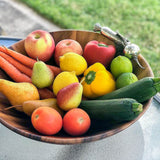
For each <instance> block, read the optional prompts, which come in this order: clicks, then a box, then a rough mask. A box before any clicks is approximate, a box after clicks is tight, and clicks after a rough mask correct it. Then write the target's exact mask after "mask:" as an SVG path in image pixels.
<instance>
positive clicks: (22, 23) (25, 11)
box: [0, 0, 60, 38]
mask: <svg viewBox="0 0 160 160" xmlns="http://www.w3.org/2000/svg"><path fill="white" fill-rule="evenodd" d="M37 29H43V30H46V31H57V30H60V27H58V26H56V25H54V24H53V23H51V22H50V21H48V20H46V19H45V18H42V17H41V16H40V15H38V14H37V13H36V12H34V11H33V10H32V9H31V8H29V7H28V6H26V5H25V4H23V3H21V2H20V1H18V0H0V34H1V35H4V36H9V37H18V38H24V37H25V36H27V35H28V34H29V33H30V32H32V31H33V30H37Z"/></svg>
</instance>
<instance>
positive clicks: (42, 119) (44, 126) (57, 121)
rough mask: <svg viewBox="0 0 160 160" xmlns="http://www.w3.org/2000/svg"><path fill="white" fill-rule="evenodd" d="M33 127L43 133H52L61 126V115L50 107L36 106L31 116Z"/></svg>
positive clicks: (56, 131)
mask: <svg viewBox="0 0 160 160" xmlns="http://www.w3.org/2000/svg"><path fill="white" fill-rule="evenodd" d="M31 122H32V125H33V127H34V128H35V129H36V130H37V131H38V132H40V133H42V134H44V135H53V134H56V133H58V132H59V131H60V130H61V128H62V117H61V115H60V114H59V113H58V112H57V111H56V110H55V109H53V108H51V107H40V108H37V109H36V110H35V111H34V112H33V113H32V116H31Z"/></svg>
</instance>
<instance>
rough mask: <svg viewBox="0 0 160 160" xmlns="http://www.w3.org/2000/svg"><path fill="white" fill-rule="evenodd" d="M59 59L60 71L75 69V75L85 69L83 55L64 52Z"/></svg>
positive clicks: (85, 64) (85, 63)
mask: <svg viewBox="0 0 160 160" xmlns="http://www.w3.org/2000/svg"><path fill="white" fill-rule="evenodd" d="M59 60H60V68H61V70H62V71H69V72H71V71H75V73H76V75H77V76H78V75H81V74H82V73H83V72H84V71H85V70H86V69H87V62H86V60H85V59H84V57H83V56H81V55H79V54H77V53H74V52H68V53H65V54H64V55H63V56H61V57H60V59H59Z"/></svg>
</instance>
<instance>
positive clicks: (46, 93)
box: [38, 88, 55, 99]
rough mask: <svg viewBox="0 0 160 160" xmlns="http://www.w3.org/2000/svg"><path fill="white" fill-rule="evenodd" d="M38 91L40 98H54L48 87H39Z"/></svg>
mask: <svg viewBox="0 0 160 160" xmlns="http://www.w3.org/2000/svg"><path fill="white" fill-rule="evenodd" d="M38 92H39V95H40V98H41V99H47V98H55V95H54V93H53V92H52V91H50V90H49V89H48V88H42V89H40V88H39V89H38Z"/></svg>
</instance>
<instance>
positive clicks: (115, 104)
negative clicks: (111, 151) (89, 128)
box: [79, 98, 143, 122]
mask: <svg viewBox="0 0 160 160" xmlns="http://www.w3.org/2000/svg"><path fill="white" fill-rule="evenodd" d="M79 108H82V109H83V110H85V111H86V112H87V113H88V115H89V116H90V117H91V119H95V120H109V121H116V122H123V121H130V120H133V119H134V118H136V117H137V116H138V115H139V114H140V113H141V112H142V111H143V105H142V104H141V103H139V102H137V101H136V100H135V99H132V98H121V99H110V100H83V101H82V102H81V104H80V106H79Z"/></svg>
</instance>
